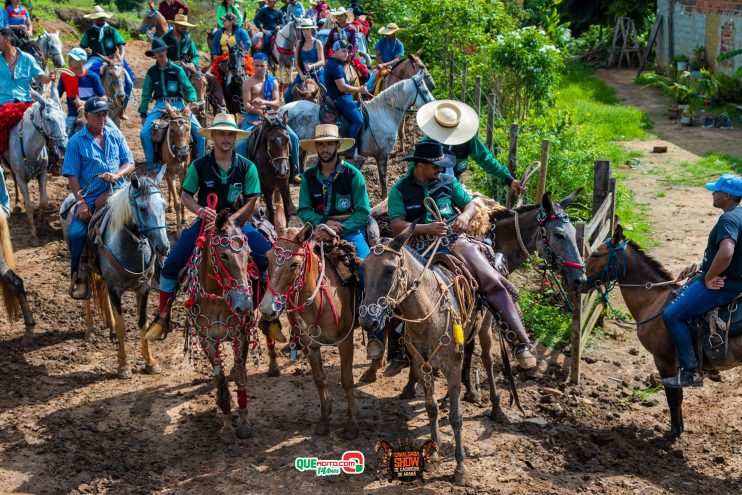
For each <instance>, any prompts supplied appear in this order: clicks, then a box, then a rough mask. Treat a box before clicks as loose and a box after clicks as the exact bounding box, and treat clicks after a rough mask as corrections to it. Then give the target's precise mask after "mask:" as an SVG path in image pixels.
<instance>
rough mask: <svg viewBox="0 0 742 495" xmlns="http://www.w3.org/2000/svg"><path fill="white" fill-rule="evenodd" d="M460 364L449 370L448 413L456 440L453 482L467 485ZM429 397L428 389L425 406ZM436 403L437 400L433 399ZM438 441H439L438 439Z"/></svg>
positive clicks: (447, 374) (447, 376) (447, 373)
mask: <svg viewBox="0 0 742 495" xmlns="http://www.w3.org/2000/svg"><path fill="white" fill-rule="evenodd" d="M456 364H458V365H459V366H453V367H452V368H453V369H451V370H447V371H446V372H445V374H446V380H447V381H448V396H449V398H450V401H451V410H450V411H449V413H448V418H449V422H450V423H451V428H452V429H453V436H454V440H455V453H454V456H455V457H456V469H455V470H454V472H453V482H454V483H455V484H457V485H458V486H463V485H466V467H465V465H464V459H465V457H466V456H465V454H464V443H463V439H462V436H461V427H462V426H463V424H464V421H463V419H462V417H461V362H460V361H458V362H456ZM431 388H432V387H431ZM427 403H428V397H427V391H426V397H425V408H426V409H427V407H428V404H427ZM433 404H435V400H433ZM436 443H437V441H436Z"/></svg>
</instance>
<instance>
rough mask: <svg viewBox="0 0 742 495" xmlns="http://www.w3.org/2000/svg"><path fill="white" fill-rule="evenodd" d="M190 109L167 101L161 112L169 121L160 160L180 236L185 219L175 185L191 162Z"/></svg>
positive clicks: (181, 180) (181, 179) (162, 143)
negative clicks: (177, 107) (178, 107)
mask: <svg viewBox="0 0 742 495" xmlns="http://www.w3.org/2000/svg"><path fill="white" fill-rule="evenodd" d="M189 112H190V110H188V108H184V109H183V110H175V109H174V108H173V107H172V106H170V104H169V103H168V102H165V112H163V113H161V114H160V115H161V117H163V120H165V121H167V123H168V126H167V131H165V136H164V137H163V139H162V141H161V142H160V147H159V153H160V160H162V163H163V164H164V167H165V169H166V170H167V172H166V173H165V180H166V181H167V190H168V200H167V203H168V207H169V206H170V202H171V201H172V205H173V209H174V210H175V231H176V232H177V235H178V236H180V232H181V231H182V230H183V222H184V221H185V211H184V207H183V203H181V202H180V197H179V194H178V190H177V188H176V187H175V177H176V175H177V177H178V180H179V181H180V183H181V184H182V183H183V180H184V179H185V172H186V168H187V167H188V165H189V164H190V163H191V120H190V118H189V117H188V113H189Z"/></svg>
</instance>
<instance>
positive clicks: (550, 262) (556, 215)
mask: <svg viewBox="0 0 742 495" xmlns="http://www.w3.org/2000/svg"><path fill="white" fill-rule="evenodd" d="M514 213H515V215H514V218H515V233H516V237H517V238H518V244H519V245H520V248H521V249H522V250H523V252H524V253H525V254H526V256H527V257H530V256H531V253H530V252H529V251H528V248H526V245H525V243H524V242H523V235H522V234H521V231H520V220H519V215H518V211H517V210H516V211H515V212H514ZM536 221H537V222H538V229H537V230H536V250H537V251H538V254H539V255H540V256H541V257H542V258H543V259H544V260H545V261H546V263H547V265H546V266H547V267H548V269H550V270H552V271H553V270H556V269H558V268H560V267H562V266H566V267H568V268H576V269H578V270H584V269H585V264H584V263H580V262H579V261H573V260H567V259H564V258H563V257H561V256H560V255H558V254H556V253H555V252H554V250H553V249H552V247H551V245H550V244H549V236H548V235H547V233H546V228H547V224H549V223H550V222H556V221H560V222H562V223H566V224H571V223H572V222H571V221H570V220H569V215H567V213H566V212H563V211H559V212H553V213H552V214H551V215H549V214H548V213H547V212H546V210H545V209H544V208H543V207H541V208H540V209H539V212H538V213H537V214H536Z"/></svg>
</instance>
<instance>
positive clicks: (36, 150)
mask: <svg viewBox="0 0 742 495" xmlns="http://www.w3.org/2000/svg"><path fill="white" fill-rule="evenodd" d="M31 97H32V98H33V100H34V104H33V105H32V106H31V107H30V108H29V109H28V110H26V113H25V114H24V115H23V119H22V120H21V121H20V122H19V123H18V124H17V125H16V126H15V127H14V128H13V129H11V130H10V135H9V142H10V144H11V145H10V148H9V149H8V151H6V152H4V153H3V154H2V159H3V161H4V162H5V163H6V164H8V165H9V166H10V170H11V173H12V175H13V180H14V182H15V187H16V193H15V203H16V205H15V208H14V210H15V211H18V212H20V206H19V196H20V195H19V194H18V190H19V189H20V192H21V194H23V201H24V204H25V207H26V217H27V218H28V224H29V233H30V234H31V245H32V246H38V243H39V239H38V237H37V235H36V226H35V225H34V219H33V214H34V209H33V207H32V206H31V195H30V194H29V192H28V184H29V182H31V180H33V179H37V180H38V181H39V197H40V200H39V225H40V226H43V225H44V222H45V216H46V209H47V207H48V205H49V202H48V199H47V195H46V185H47V178H48V176H47V165H48V162H49V156H48V153H49V152H53V153H56V154H57V156H58V158H59V161H62V160H63V159H64V151H65V149H66V148H67V123H66V114H65V112H64V111H63V110H62V106H61V104H60V103H59V94H58V93H57V90H56V86H54V85H52V99H49V100H47V99H46V98H44V97H43V96H41V95H40V94H39V93H37V92H36V91H33V90H31Z"/></svg>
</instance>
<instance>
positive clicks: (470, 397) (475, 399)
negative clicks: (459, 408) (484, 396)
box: [464, 390, 481, 405]
mask: <svg viewBox="0 0 742 495" xmlns="http://www.w3.org/2000/svg"><path fill="white" fill-rule="evenodd" d="M464 402H470V403H472V404H477V405H480V403H481V401H480V400H479V394H478V393H476V392H469V391H468V390H467V391H466V392H465V393H464Z"/></svg>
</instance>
